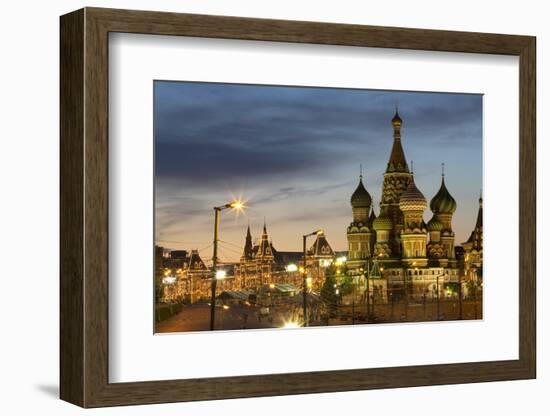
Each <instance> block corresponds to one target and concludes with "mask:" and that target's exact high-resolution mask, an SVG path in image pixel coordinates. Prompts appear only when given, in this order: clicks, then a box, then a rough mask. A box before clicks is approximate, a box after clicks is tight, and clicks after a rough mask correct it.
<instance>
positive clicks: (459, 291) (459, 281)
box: [458, 270, 462, 319]
mask: <svg viewBox="0 0 550 416" xmlns="http://www.w3.org/2000/svg"><path fill="white" fill-rule="evenodd" d="M458 319H462V274H461V273H460V270H459V271H458Z"/></svg>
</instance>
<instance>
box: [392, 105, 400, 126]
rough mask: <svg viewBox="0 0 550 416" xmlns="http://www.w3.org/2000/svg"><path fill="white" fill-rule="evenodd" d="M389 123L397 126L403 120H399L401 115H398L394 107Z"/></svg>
mask: <svg viewBox="0 0 550 416" xmlns="http://www.w3.org/2000/svg"><path fill="white" fill-rule="evenodd" d="M391 124H393V126H394V127H399V126H401V124H403V120H401V117H399V113H398V112H397V108H396V109H395V115H394V116H393V118H392V119H391Z"/></svg>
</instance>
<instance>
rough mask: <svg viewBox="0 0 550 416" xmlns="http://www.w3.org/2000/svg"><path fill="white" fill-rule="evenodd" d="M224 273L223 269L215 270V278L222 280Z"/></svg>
mask: <svg viewBox="0 0 550 416" xmlns="http://www.w3.org/2000/svg"><path fill="white" fill-rule="evenodd" d="M225 276H226V273H225V270H217V271H216V279H218V280H223V279H225Z"/></svg>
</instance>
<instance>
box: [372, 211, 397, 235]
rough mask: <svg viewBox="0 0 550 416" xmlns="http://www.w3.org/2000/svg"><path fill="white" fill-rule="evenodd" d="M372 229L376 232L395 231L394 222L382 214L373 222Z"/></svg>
mask: <svg viewBox="0 0 550 416" xmlns="http://www.w3.org/2000/svg"><path fill="white" fill-rule="evenodd" d="M372 228H374V230H375V231H390V230H391V229H393V221H392V219H391V218H390V217H388V216H387V215H386V214H380V215H379V216H378V217H377V218H376V219H375V220H374V221H373V222H372Z"/></svg>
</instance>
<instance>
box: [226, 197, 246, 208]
mask: <svg viewBox="0 0 550 416" xmlns="http://www.w3.org/2000/svg"><path fill="white" fill-rule="evenodd" d="M244 207H245V206H244V202H243V201H241V200H239V199H236V200H234V201H233V202H231V203H230V204H229V208H232V209H236V210H237V211H241V210H242V209H243V208H244Z"/></svg>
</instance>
